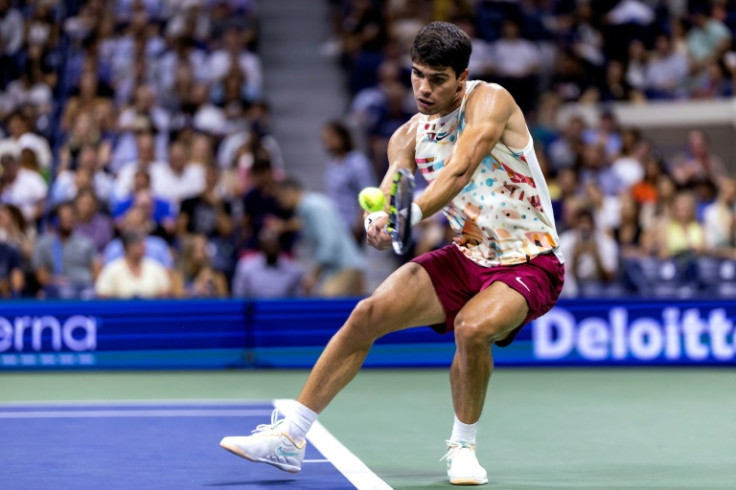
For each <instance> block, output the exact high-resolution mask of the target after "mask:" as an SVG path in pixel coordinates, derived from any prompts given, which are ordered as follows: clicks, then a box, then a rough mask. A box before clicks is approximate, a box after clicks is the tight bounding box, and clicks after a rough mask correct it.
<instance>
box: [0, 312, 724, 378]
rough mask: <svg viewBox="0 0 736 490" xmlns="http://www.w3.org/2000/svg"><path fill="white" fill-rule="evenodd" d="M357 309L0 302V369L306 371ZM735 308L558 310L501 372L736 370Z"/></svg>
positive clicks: (401, 342) (397, 346)
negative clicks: (685, 367)
mask: <svg viewBox="0 0 736 490" xmlns="http://www.w3.org/2000/svg"><path fill="white" fill-rule="evenodd" d="M355 303H356V300H355V299H350V300H280V301H254V302H245V301H242V300H198V301H178V300H171V301H89V302H85V301H69V302H53V301H48V302H31V301H18V302H3V303H0V370H12V369H58V368H63V369H85V368H86V369H143V368H161V369H164V368H228V367H238V368H242V367H269V368H297V367H311V366H312V365H313V364H314V362H315V361H316V359H317V357H318V356H319V354H320V352H321V351H322V349H323V347H324V345H325V344H326V343H327V342H328V341H329V339H330V337H332V335H333V334H334V333H335V332H336V331H337V330H338V329H339V328H340V326H341V325H342V323H343V322H344V321H345V319H346V318H347V317H348V315H349V314H350V312H351V310H352V309H353V307H354V306H355ZM735 321H736V303H734V302H726V301H692V300H691V301H682V302H677V303H674V302H666V301H649V300H642V299H627V300H620V299H619V300H595V301H592V300H585V301H560V303H559V304H558V306H556V307H555V308H554V309H553V310H552V311H550V312H549V313H547V314H546V315H545V316H544V317H542V318H540V319H538V320H536V321H534V322H532V323H531V324H530V325H527V326H526V327H525V328H523V329H522V330H521V332H520V333H519V335H518V336H517V338H516V340H515V341H514V342H513V343H512V344H511V345H510V346H508V347H505V348H498V347H494V348H493V349H494V359H495V361H496V364H497V365H513V366H536V365H549V366H575V365H585V366H589V365H720V366H726V365H730V366H733V365H736V328H735V327H734V322H735ZM454 351H455V346H454V339H453V335H452V334H451V333H450V334H446V335H438V334H436V333H435V332H434V331H432V330H431V329H429V328H427V327H420V328H413V329H409V330H405V331H402V332H397V333H394V334H391V335H388V336H386V337H384V338H382V339H380V340H378V341H377V342H376V344H375V345H374V347H373V349H372V351H371V353H370V354H369V356H368V359H367V360H366V366H368V367H389V366H404V367H411V366H447V365H449V364H450V362H451V361H452V357H453V355H454Z"/></svg>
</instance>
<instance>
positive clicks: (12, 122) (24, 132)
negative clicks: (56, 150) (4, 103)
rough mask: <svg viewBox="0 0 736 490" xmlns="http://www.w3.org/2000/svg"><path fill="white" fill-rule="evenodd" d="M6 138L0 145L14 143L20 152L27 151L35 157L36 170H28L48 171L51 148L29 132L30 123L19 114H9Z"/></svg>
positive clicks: (40, 138)
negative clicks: (31, 152)
mask: <svg viewBox="0 0 736 490" xmlns="http://www.w3.org/2000/svg"><path fill="white" fill-rule="evenodd" d="M6 126H7V128H8V133H9V134H8V138H6V139H4V140H1V141H0V145H3V144H6V143H15V144H17V145H18V147H19V148H20V149H21V151H22V150H24V149H29V150H31V151H33V152H34V153H35V155H36V161H37V163H38V166H37V168H35V169H29V170H36V171H40V170H41V169H44V170H49V168H50V167H51V147H49V142H48V141H46V138H44V137H42V136H39V135H37V134H35V133H33V132H32V131H31V122H30V121H29V120H28V118H27V117H26V116H25V115H24V114H23V113H21V112H14V113H12V114H10V115H9V116H8V118H7V120H6Z"/></svg>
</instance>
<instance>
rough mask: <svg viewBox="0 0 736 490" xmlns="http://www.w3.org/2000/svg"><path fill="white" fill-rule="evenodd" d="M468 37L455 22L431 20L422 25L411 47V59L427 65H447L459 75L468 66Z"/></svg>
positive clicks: (469, 50) (469, 49)
mask: <svg viewBox="0 0 736 490" xmlns="http://www.w3.org/2000/svg"><path fill="white" fill-rule="evenodd" d="M471 50H472V48H471V45H470V38H469V37H468V35H467V34H465V32H463V31H462V30H461V29H460V28H459V27H458V26H456V25H455V24H450V23H449V22H432V23H431V24H427V25H426V26H424V27H422V29H421V30H420V31H419V33H418V34H417V36H416V37H415V38H414V45H413V46H412V47H411V60H412V61H414V62H417V63H421V64H423V65H427V66H433V67H444V66H449V67H450V68H452V69H453V70H455V75H456V76H459V75H460V74H461V73H462V72H463V71H465V69H467V68H468V62H469V60H470V52H471Z"/></svg>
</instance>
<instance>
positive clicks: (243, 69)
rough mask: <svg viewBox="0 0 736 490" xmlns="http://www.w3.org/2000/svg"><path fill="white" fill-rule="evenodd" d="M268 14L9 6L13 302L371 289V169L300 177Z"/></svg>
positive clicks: (345, 136)
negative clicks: (268, 62)
mask: <svg viewBox="0 0 736 490" xmlns="http://www.w3.org/2000/svg"><path fill="white" fill-rule="evenodd" d="M255 7H256V5H255V2H254V1H253V0H117V1H115V2H103V1H102V0H86V1H76V0H37V1H26V2H21V1H12V0H0V64H1V66H2V70H0V170H1V171H2V174H1V177H0V297H34V298H91V297H114V298H130V297H146V298H156V297H222V296H228V295H230V294H234V295H237V296H244V297H273V296H295V295H309V294H320V295H327V296H336V295H348V294H351V295H357V294H361V293H362V292H363V289H362V275H361V270H362V268H363V256H362V252H361V250H360V248H359V246H358V244H357V242H356V240H355V238H354V235H353V231H354V230H355V229H356V226H357V225H356V223H357V221H356V216H358V214H359V211H358V210H357V207H358V206H357V202H356V201H355V199H354V198H353V199H351V200H348V201H349V202H346V197H345V195H346V192H351V193H353V197H354V195H355V194H357V192H358V191H359V190H360V188H362V186H365V185H369V184H373V183H374V180H373V177H372V175H370V174H366V175H365V176H358V177H360V178H361V179H362V180H361V181H360V182H357V181H356V184H355V185H350V182H349V181H352V180H355V178H354V177H352V175H348V174H346V173H345V172H343V173H342V174H340V173H339V172H334V173H331V177H330V182H327V185H328V188H330V189H333V190H335V191H334V192H331V196H330V198H326V197H325V196H324V195H321V194H316V193H312V192H308V191H305V190H303V189H302V188H301V186H300V184H299V183H298V182H295V181H293V180H291V179H289V178H288V177H287V176H286V175H285V172H284V162H283V159H282V157H281V151H280V148H279V144H278V142H277V141H276V140H275V138H274V137H273V136H272V135H271V133H270V129H269V127H270V121H269V106H268V104H267V102H266V98H265V95H266V94H265V91H264V86H263V73H262V67H261V59H260V56H259V54H258V52H259V50H258V44H259V21H260V19H259V18H258V15H257V11H256V8H255ZM316 131H319V128H316ZM324 133H325V135H324V139H325V144H326V147H327V148H328V150H329V149H330V148H331V147H334V151H333V153H334V154H335V155H336V158H337V159H339V160H341V159H342V158H343V156H346V155H348V154H349V153H351V150H352V147H351V143H350V138H349V133H347V131H346V130H345V129H344V128H343V126H342V125H340V124H339V123H335V124H334V127H333V126H330V125H328V126H326V127H325V129H324ZM348 159H352V155H349V156H348ZM361 163H362V161H360V159H359V158H358V161H357V163H355V164H350V165H349V167H346V168H349V172H351V173H352V172H353V171H355V172H360V171H361V169H362V168H361ZM363 167H364V169H365V170H366V171H369V170H370V168H369V165H368V164H366V165H363ZM356 178H357V177H356ZM357 185H360V187H356V186H357ZM340 201H341V202H343V203H345V204H343V205H342V206H341V207H338V205H336V204H335V203H336V202H340ZM347 217H349V223H347V224H344V225H343V218H347ZM320 230H333V231H332V233H330V234H329V235H330V237H331V238H333V240H332V242H330V243H326V242H325V241H324V240H322V239H321V238H320V233H318V231H320ZM297 238H298V239H297ZM295 243H299V244H304V245H305V247H306V248H307V249H308V250H309V253H310V255H311V256H312V257H314V260H313V261H311V262H312V263H309V262H307V263H302V262H300V261H297V260H296V259H295V258H294V245H295Z"/></svg>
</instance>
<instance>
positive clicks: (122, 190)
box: [113, 133, 168, 202]
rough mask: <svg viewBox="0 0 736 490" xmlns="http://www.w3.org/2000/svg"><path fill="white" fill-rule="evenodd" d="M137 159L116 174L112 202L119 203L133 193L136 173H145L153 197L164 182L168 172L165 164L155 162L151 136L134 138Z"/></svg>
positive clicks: (145, 134)
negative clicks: (148, 178) (149, 179)
mask: <svg viewBox="0 0 736 490" xmlns="http://www.w3.org/2000/svg"><path fill="white" fill-rule="evenodd" d="M136 143H137V146H138V159H137V160H136V161H133V162H128V163H126V164H125V165H124V166H123V167H122V168H121V169H120V171H119V172H118V175H117V178H116V179H115V184H114V187H113V201H114V202H120V201H123V200H125V199H127V198H128V197H129V196H130V194H131V193H132V192H133V181H134V177H135V174H136V172H138V171H144V172H147V173H148V175H149V176H150V178H151V189H152V190H153V193H154V194H155V195H158V192H159V191H160V190H161V188H162V184H163V183H164V182H165V179H166V178H165V176H164V174H165V173H166V172H167V171H168V164H167V163H166V162H162V161H158V160H156V156H155V149H154V140H153V135H151V134H150V133H141V134H139V135H138V136H137V137H136Z"/></svg>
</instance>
